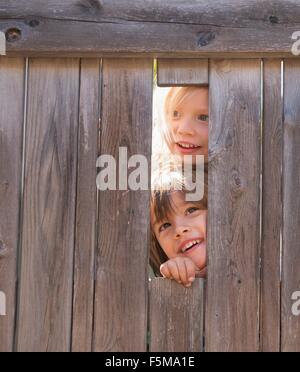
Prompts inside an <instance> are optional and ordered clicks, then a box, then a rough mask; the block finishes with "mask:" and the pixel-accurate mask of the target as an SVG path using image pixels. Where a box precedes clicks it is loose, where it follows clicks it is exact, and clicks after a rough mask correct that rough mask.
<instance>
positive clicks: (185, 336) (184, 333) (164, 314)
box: [149, 278, 204, 353]
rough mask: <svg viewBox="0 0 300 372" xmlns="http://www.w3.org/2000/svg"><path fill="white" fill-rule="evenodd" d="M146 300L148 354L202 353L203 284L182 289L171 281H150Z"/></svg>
mask: <svg viewBox="0 0 300 372" xmlns="http://www.w3.org/2000/svg"><path fill="white" fill-rule="evenodd" d="M149 300H150V319H149V323H150V337H151V342H150V351H151V352H166V353H167V352H200V351H203V329H204V281H203V280H196V281H195V282H194V283H193V286H192V287H191V288H183V287H182V286H181V285H179V284H177V283H176V282H175V281H171V280H166V279H158V278H157V279H152V281H151V283H150V298H149Z"/></svg>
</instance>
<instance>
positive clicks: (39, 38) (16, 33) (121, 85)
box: [0, 0, 300, 352]
mask: <svg viewBox="0 0 300 372" xmlns="http://www.w3.org/2000/svg"><path fill="white" fill-rule="evenodd" d="M124 3H127V2H126V1H124ZM135 3H136V4H135V5H136V7H135V8H134V9H133V8H131V10H130V12H129V13H128V12H126V8H123V5H120V2H117V1H111V2H110V4H108V3H107V4H106V3H105V4H104V2H98V1H80V2H75V1H71V0H70V1H67V2H63V3H62V4H59V6H58V5H57V4H56V2H55V1H54V0H53V1H48V2H47V6H46V5H43V4H42V5H41V7H40V8H39V9H35V6H34V2H33V1H27V2H23V1H18V2H10V3H9V4H8V5H7V6H6V8H7V10H6V11H4V13H5V12H6V13H7V14H4V15H1V17H0V26H1V30H4V31H6V36H7V39H8V40H10V43H8V47H7V50H8V56H7V57H1V58H0V92H1V93H0V95H1V99H0V291H1V292H3V293H5V296H6V316H0V351H12V350H17V351H70V350H72V351H114V352H116V351H147V350H148V348H149V349H150V350H151V351H203V350H204V349H205V351H259V350H261V351H300V317H299V316H296V315H295V314H293V312H292V307H293V305H294V303H295V301H293V300H292V296H293V293H295V292H296V291H299V290H300V271H299V269H298V268H299V265H300V245H299V241H300V229H299V226H300V213H299V211H300V197H299V195H298V190H299V188H300V168H299V163H300V151H299V149H300V124H299V123H300V109H299V107H300V105H299V101H300V90H299V86H300V60H299V59H297V58H296V57H294V56H293V55H292V54H291V53H290V49H288V42H287V41H286V39H285V38H284V37H285V36H286V35H287V33H288V32H290V34H289V35H291V34H292V31H296V29H295V25H297V22H298V21H297V18H296V16H297V15H298V13H299V12H300V10H299V6H298V7H296V8H295V9H294V10H293V9H292V3H294V4H295V6H296V5H297V4H296V2H293V1H291V2H289V3H288V4H287V3H285V2H283V1H277V2H273V1H272V2H271V1H264V5H265V6H266V8H265V9H266V13H265V14H266V15H267V16H261V10H260V9H261V1H259V2H258V1H254V0H252V1H247V3H246V2H244V1H241V0H240V1H239V3H240V9H241V11H240V13H239V14H237V13H236V10H235V9H236V4H234V6H233V4H231V2H229V1H226V2H216V3H218V4H219V3H222V7H221V5H220V4H219V6H218V7H217V8H214V7H213V6H212V5H211V4H212V3H213V2H212V3H209V4H204V3H206V2H204V1H203V2H202V1H199V2H197V6H196V5H195V4H193V6H192V3H193V2H190V1H188V2H187V3H186V5H185V6H186V9H185V16H186V17H189V20H190V24H188V23H184V22H183V20H182V19H180V15H179V14H180V13H179V12H178V10H180V9H181V8H182V7H183V5H182V4H181V2H180V4H181V5H180V4H179V1H178V2H177V0H176V1H175V2H174V4H173V5H174V8H172V7H171V6H169V5H168V4H165V5H159V11H158V13H157V14H156V13H155V9H154V8H153V7H152V6H151V5H150V2H148V1H146V2H143V1H136V2H135ZM143 3H144V4H143ZM151 3H152V2H151ZM166 3H168V2H166ZM224 3H226V4H224ZM274 3H276V4H277V7H276V6H275V5H274ZM12 4H14V5H12ZM122 4H123V2H122ZM145 4H146V5H147V4H148V7H145ZM230 4H231V6H229V5H230ZM258 4H259V5H260V6H259V8H257V7H258ZM67 5H68V6H69V8H68V7H67ZM127 5H128V4H127ZM142 5H143V6H142ZM226 5H227V6H226ZM242 5H243V6H242ZM204 6H207V8H205V9H206V13H205V17H204V15H203V17H204V18H205V19H206V20H207V25H206V26H203V25H202V24H204V23H205V22H204V18H201V19H200V21H199V19H198V18H197V19H196V18H193V17H196V15H195V14H198V17H199V14H202V13H200V11H201V10H203V7H204ZM22 7H23V8H22ZM195 7H196V9H195ZM201 7H202V8H201ZM233 8H234V9H233ZM222 9H223V12H224V17H223V18H222V17H221V18H222V22H223V23H224V24H223V25H222V26H218V22H220V14H222V13H220V12H222ZM278 9H280V10H281V11H284V12H283V13H280V15H279V14H277V13H278V12H279V11H278ZM58 10H59V12H58ZM112 10H114V13H112ZM196 10H197V11H198V13H197V12H196ZM21 11H22V13H20V12H21ZM172 12H173V13H172ZM174 12H175V13H174ZM20 14H22V16H20ZM32 14H35V16H32ZM124 14H125V15H124ZM172 14H173V22H172V23H171V24H170V25H167V23H168V22H167V19H169V17H170V18H172V17H171V16H172ZM123 15H124V17H125V20H124V19H123V21H120V20H121V18H122V16H123ZM250 15H252V17H251V19H250ZM115 17H117V18H118V22H117V21H116V23H114V20H115ZM147 17H150V18H151V21H145V19H148V18H147ZM167 17H168V18H167ZM234 17H236V18H234ZM255 17H257V18H255ZM260 17H263V18H260ZM217 19H218V20H217ZM233 19H235V22H236V25H232V24H231V23H230V22H232V20H233ZM298 19H299V18H298ZM158 20H161V23H158ZM143 22H144V23H143ZM195 22H198V24H195ZM214 22H216V23H214ZM238 22H239V23H238ZM208 23H209V24H211V26H210V25H208ZM229 23H230V24H229ZM256 23H258V25H257V24H256ZM282 23H287V24H288V26H287V27H284V26H285V24H284V25H283V24H282ZM82 24H83V25H85V24H86V26H82ZM237 25H239V26H240V27H242V26H243V25H244V26H243V27H245V29H244V28H243V27H242V28H241V29H238V31H237V30H236V28H237V27H238V26H237ZM167 26H168V27H171V29H169V28H168V30H169V31H168V32H170V33H171V32H172V29H173V30H174V33H173V34H172V36H169V38H168V39H167V40H166V39H164V40H163V36H164V35H165V37H166V38H167V36H168V34H165V33H164V32H166V30H167V28H166V29H165V28H164V27H167ZM79 27H80V31H81V32H82V33H81V34H80V37H79V31H78V30H79ZM155 27H157V29H156V28H155ZM218 27H223V29H224V32H223V33H222V32H219V31H218ZM299 27H300V25H299ZM200 29H201V30H202V31H201V30H200ZM247 29H248V31H249V29H251V30H252V31H253V34H252V36H251V38H248V39H247V40H246V41H245V43H242V42H241V41H239V42H238V46H236V44H234V45H235V47H234V45H233V44H232V50H227V51H226V52H224V51H225V50H226V45H227V44H226V45H225V46H224V45H223V46H222V42H226V43H228V42H229V41H230V40H234V36H235V35H237V36H236V37H238V38H242V36H243V33H244V32H245V30H247ZM137 30H138V31H140V32H141V33H140V34H137ZM203 30H204V31H203ZM280 30H281V31H283V32H284V33H283V35H281V34H280ZM200 31H201V32H200ZM271 31H272V32H271ZM76 32H77V33H76ZM99 33H101V38H100V41H99V40H96V37H97V35H99ZM134 33H135V34H136V35H135V38H134V39H131V38H132V35H134ZM279 34H280V38H279ZM87 35H91V36H90V39H89V38H85V36H87ZM145 35H147V36H148V39H147V40H146V39H145V38H144V37H145ZM158 35H160V38H158ZM274 35H275V36H274ZM276 35H277V37H278V38H277V39H276V40H275V37H276ZM77 36H78V37H77ZM176 36H177V38H176ZM195 37H196V38H197V40H198V42H197V44H195ZM84 38H85V41H86V43H85V42H84V41H83V39H84ZM264 38H269V39H268V42H269V43H270V44H269V46H267V44H266V43H267V40H265V39H264ZM191 40H193V43H192V41H191ZM239 40H240V39H239ZM188 41H189V43H188ZM109 42H110V44H109ZM232 42H233V41H232ZM201 43H202V44H201ZM230 45H231V44H230ZM270 45H271V46H272V47H270ZM291 45H292V42H290V45H289V48H291ZM93 49H94V50H93ZM118 52H119V53H121V54H117V53H118ZM217 53H220V55H218V54H217ZM289 53H290V54H289ZM28 56H29V57H30V58H27V57H28ZM154 56H155V57H159V58H158V84H160V85H161V86H168V85H170V86H171V85H189V84H209V85H210V137H209V138H210V145H209V147H210V154H209V158H210V166H209V221H208V242H209V247H208V253H209V270H208V271H209V274H208V278H207V280H206V282H205V283H204V282H203V281H202V280H198V281H196V283H194V285H193V288H192V289H183V288H181V287H180V286H178V285H176V284H175V283H172V282H169V281H167V280H163V279H155V280H152V281H151V282H150V283H149V280H148V259H149V239H150V232H149V228H150V222H149V219H150V213H149V200H150V199H149V192H147V191H107V192H98V191H97V188H96V177H97V168H96V160H97V157H98V156H99V155H100V154H110V155H113V156H114V157H115V158H118V151H119V147H120V146H125V147H127V148H128V156H131V155H134V154H143V155H145V156H146V157H147V158H148V160H149V164H150V158H151V141H152V94H153V57H154ZM87 57H89V58H87ZM100 57H101V58H100ZM166 57H168V58H166ZM217 57H222V59H220V58H217ZM230 57H232V58H230ZM233 57H234V58H233ZM237 57H239V58H237ZM204 286H205V291H204ZM149 334H150V341H149V345H148V336H149Z"/></svg>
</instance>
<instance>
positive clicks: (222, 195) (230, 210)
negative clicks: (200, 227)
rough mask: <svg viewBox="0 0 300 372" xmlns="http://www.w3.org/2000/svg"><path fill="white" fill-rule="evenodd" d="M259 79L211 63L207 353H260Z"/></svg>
mask: <svg viewBox="0 0 300 372" xmlns="http://www.w3.org/2000/svg"><path fill="white" fill-rule="evenodd" d="M260 75H261V71H260V60H244V61H241V60H232V61H229V60H228V61H212V62H211V70H210V102H211V108H210V137H209V138H210V152H209V218H208V220H209V228H208V241H209V250H208V251H209V252H208V253H209V263H208V265H209V266H208V281H207V309H206V328H205V337H206V350H207V351H257V350H258V349H259V316H258V313H259V306H258V304H259V284H258V283H259V272H260V271H259V251H260V250H259V241H260V239H259V232H260V187H259V186H260V151H261V147H260V129H261V127H260V101H261V94H260V91H261V88H260Z"/></svg>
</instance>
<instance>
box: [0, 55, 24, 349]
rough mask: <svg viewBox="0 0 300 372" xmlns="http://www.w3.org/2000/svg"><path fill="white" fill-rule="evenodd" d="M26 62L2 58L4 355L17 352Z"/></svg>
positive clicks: (0, 319) (0, 336)
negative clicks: (15, 329)
mask: <svg viewBox="0 0 300 372" xmlns="http://www.w3.org/2000/svg"><path fill="white" fill-rule="evenodd" d="M24 66H25V61H24V60H23V59H22V58H5V57H1V58H0V92H1V93H0V95H1V99H0V291H1V292H3V293H4V295H5V298H6V315H5V316H1V315H0V352H10V351H13V338H14V326H15V307H16V303H15V297H16V283H17V246H18V242H19V240H18V238H19V217H20V208H19V207H20V198H21V176H22V134H23V133H22V130H23V129H22V128H23V111H24V109H23V106H24V104H23V103H24V73H25V68H24Z"/></svg>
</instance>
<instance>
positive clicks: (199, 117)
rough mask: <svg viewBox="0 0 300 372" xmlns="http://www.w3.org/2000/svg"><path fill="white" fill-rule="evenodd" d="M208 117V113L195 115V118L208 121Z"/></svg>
mask: <svg viewBox="0 0 300 372" xmlns="http://www.w3.org/2000/svg"><path fill="white" fill-rule="evenodd" d="M208 119H209V116H208V115H198V116H197V120H200V121H208Z"/></svg>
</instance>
